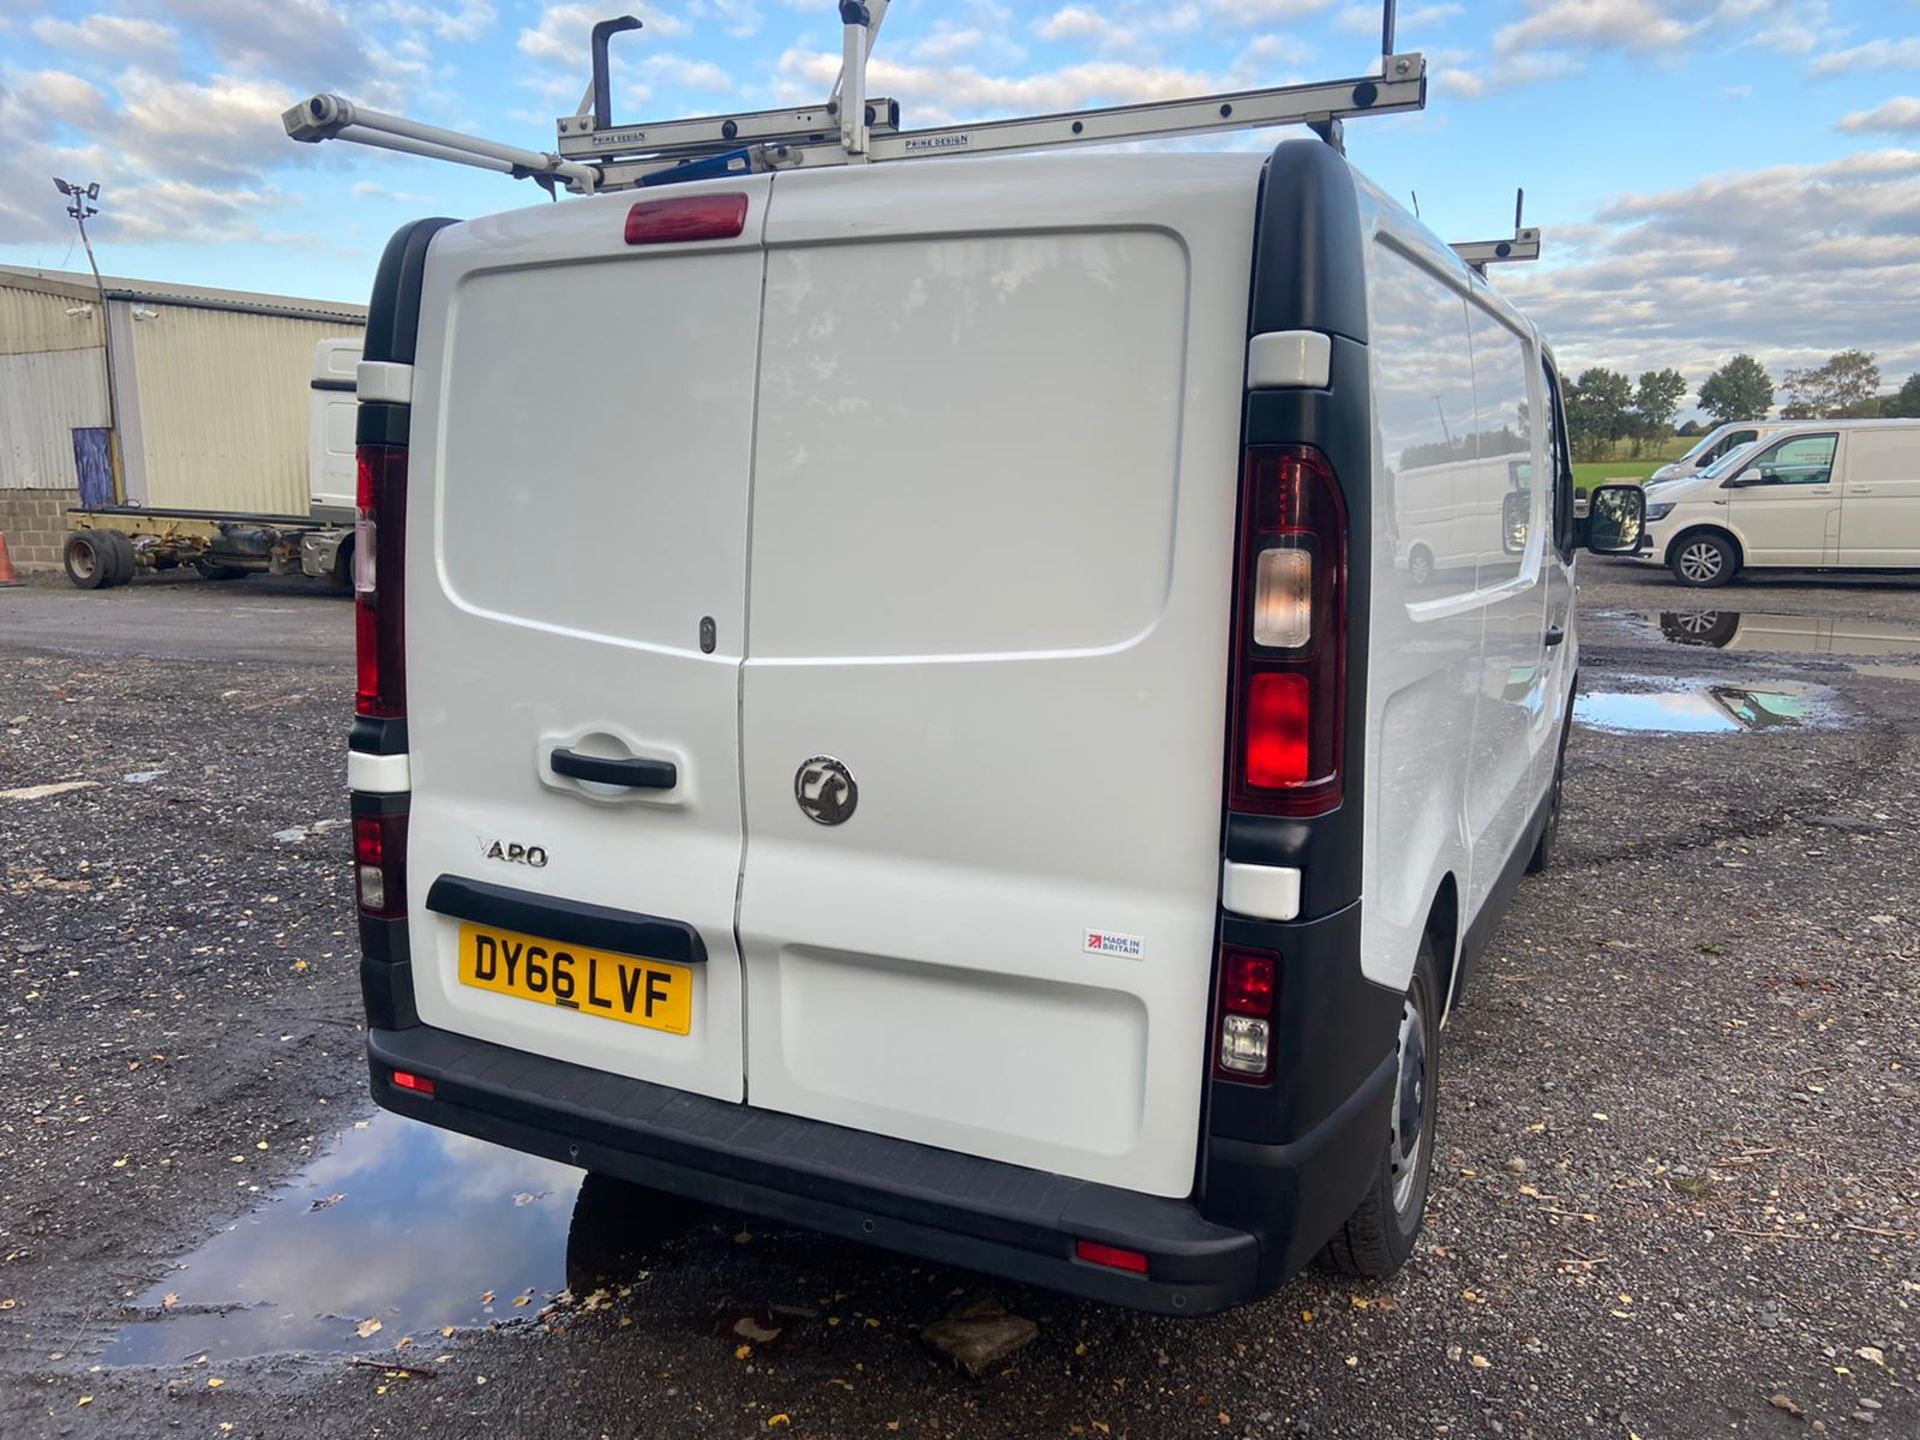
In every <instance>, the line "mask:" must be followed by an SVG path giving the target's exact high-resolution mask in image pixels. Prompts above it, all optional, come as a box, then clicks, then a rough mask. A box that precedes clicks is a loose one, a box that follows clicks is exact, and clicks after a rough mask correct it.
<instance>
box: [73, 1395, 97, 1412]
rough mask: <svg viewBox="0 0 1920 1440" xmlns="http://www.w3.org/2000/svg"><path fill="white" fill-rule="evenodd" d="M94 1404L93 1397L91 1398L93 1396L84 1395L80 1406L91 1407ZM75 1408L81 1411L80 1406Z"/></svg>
mask: <svg viewBox="0 0 1920 1440" xmlns="http://www.w3.org/2000/svg"><path fill="white" fill-rule="evenodd" d="M92 1403H93V1396H91V1395H82V1396H81V1397H80V1405H91V1404H92ZM74 1408H75V1409H79V1408H80V1406H78V1405H77V1406H75V1407H74Z"/></svg>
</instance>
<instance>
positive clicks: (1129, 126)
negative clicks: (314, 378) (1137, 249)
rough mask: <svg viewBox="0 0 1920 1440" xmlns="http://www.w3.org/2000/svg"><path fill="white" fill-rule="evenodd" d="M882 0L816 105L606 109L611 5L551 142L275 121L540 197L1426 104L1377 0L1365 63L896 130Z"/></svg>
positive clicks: (320, 106)
mask: <svg viewBox="0 0 1920 1440" xmlns="http://www.w3.org/2000/svg"><path fill="white" fill-rule="evenodd" d="M888 4H889V0H840V7H839V8H840V26H841V60H840V77H839V79H838V80H837V81H836V82H835V84H834V87H833V91H832V93H831V94H830V95H829V97H828V98H827V100H826V102H825V103H824V104H821V105H812V106H802V107H799V108H796V109H791V110H759V111H753V112H749V113H744V114H738V115H710V116H702V117H698V118H693V119H683V120H667V121H661V122H656V123H649V124H643V125H618V124H615V123H614V122H613V116H612V103H611V96H612V84H611V71H610V67H609V61H608V57H607V49H608V45H609V43H610V42H611V41H612V39H613V37H614V36H615V35H618V34H621V33H623V32H625V31H628V30H638V29H640V28H641V23H640V21H639V20H637V19H635V18H634V17H633V16H631V15H622V16H618V17H616V18H614V19H610V20H602V21H601V22H600V23H599V24H597V25H595V26H594V27H593V43H592V54H593V78H592V81H591V83H590V84H589V85H588V87H587V91H586V94H585V95H584V96H583V97H582V99H581V102H580V108H579V109H578V110H577V111H576V112H575V113H574V114H572V115H564V116H562V117H560V119H559V120H558V122H556V131H557V138H556V142H555V144H556V148H555V149H554V150H553V151H551V152H542V151H537V150H528V149H526V148H524V147H522V146H518V145H505V144H501V143H499V142H498V141H493V140H483V139H480V138H478V137H476V136H470V135H463V134H461V133H460V132H459V131H455V130H446V129H443V128H441V127H440V126H437V125H427V124H423V123H421V122H420V121H417V120H409V119H407V118H406V117H405V116H401V115H389V114H386V113H384V112H381V111H378V110H368V109H366V108H364V107H362V106H359V105H356V104H354V103H353V102H352V101H350V100H346V99H343V98H341V97H340V96H338V95H329V94H324V93H323V94H319V95H315V96H313V97H311V98H310V99H307V100H304V101H302V102H301V103H300V104H298V105H296V106H294V107H293V108H292V109H290V110H288V111H287V112H286V113H285V114H284V115H283V116H282V117H281V121H282V123H283V124H284V125H285V126H286V129H287V134H288V135H289V136H291V137H292V138H293V139H295V140H300V141H305V142H309V143H317V142H319V141H321V140H351V141H354V142H356V143H358V144H362V145H376V146H380V147H381V148H383V149H388V150H398V151H402V152H404V153H407V154H412V155H424V156H427V157H428V158H430V159H435V160H451V161H454V162H456V163H458V164H462V165H474V166H478V167H479V168H481V169H484V170H493V171H497V172H499V173H501V174H505V175H512V176H514V177H515V178H517V179H531V180H533V181H535V182H536V183H538V184H539V185H541V186H542V187H544V188H545V189H546V190H547V192H548V193H549V194H552V193H554V191H555V190H556V188H557V187H558V186H561V185H564V186H565V187H566V188H567V189H568V190H570V191H572V192H573V193H575V194H578V195H588V194H593V193H596V192H598V191H604V190H624V189H631V188H633V187H635V186H640V185H660V184H669V183H673V182H676V181H686V180H696V179H709V178H712V177H714V176H722V175H744V174H753V173H758V172H764V171H770V170H785V169H792V168H794V167H796V166H805V167H808V168H815V169H817V168H819V167H820V166H822V165H855V164H881V163H885V162H888V161H894V160H932V159H938V158H941V157H947V156H955V155H981V154H991V153H994V152H1004V151H1012V150H1040V149H1048V148H1051V147H1053V146H1056V145H1087V144H1098V143H1101V142H1113V141H1120V140H1149V139H1162V138H1167V137H1172V136H1182V135H1201V134H1209V133H1214V132H1219V131H1227V130H1245V129H1254V128H1259V127H1264V126H1269V125H1306V126H1308V127H1309V128H1311V129H1312V130H1313V131H1314V133H1315V134H1317V135H1319V136H1320V137H1321V138H1322V139H1323V140H1325V141H1326V142H1327V143H1328V144H1330V145H1333V146H1334V147H1335V148H1338V149H1344V148H1345V143H1344V134H1343V126H1344V123H1345V122H1346V121H1347V120H1349V119H1355V118H1359V117H1361V116H1366V115H1392V114H1397V113H1400V112H1402V111H1408V110H1419V109H1422V108H1423V107H1424V106H1425V105H1426V103H1427V62H1426V59H1425V57H1424V56H1421V55H1419V54H1415V53H1408V54H1404V55H1397V54H1395V53H1394V49H1393V35H1394V6H1395V0H1383V3H1382V17H1381V45H1380V53H1381V59H1380V62H1379V70H1378V73H1375V74H1369V75H1362V76H1357V77H1355V78H1352V79H1346V80H1328V81H1321V82H1317V83H1314V84H1307V85H1281V86H1274V87H1272V88H1269V89H1264V90H1242V91H1237V92H1233V93H1230V94H1221V95H1206V96H1198V97H1195V98H1193V99H1187V100H1161V101H1154V102H1150V103H1147V104H1139V105H1116V106H1111V107H1108V108H1104V109H1096V110H1075V111H1066V112H1062V113H1060V114H1057V115H1037V116H1031V117H1027V118H1023V119H1014V120H990V121H982V122H980V123H977V124H970V125H951V126H945V127H942V128H939V129H931V130H902V129H900V106H899V102H897V101H895V100H890V99H884V98H877V97H874V96H871V95H869V93H868V91H867V83H866V80H867V61H868V59H869V58H870V57H871V56H872V53H873V43H874V39H875V37H876V36H877V35H878V33H879V30H880V23H881V21H882V20H884V19H885V18H886V13H887V8H888Z"/></svg>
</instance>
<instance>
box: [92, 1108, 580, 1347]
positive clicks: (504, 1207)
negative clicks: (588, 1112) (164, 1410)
mask: <svg viewBox="0 0 1920 1440" xmlns="http://www.w3.org/2000/svg"><path fill="white" fill-rule="evenodd" d="M581 1176H582V1172H581V1171H579V1170H576V1169H574V1168H572V1167H571V1166H567V1165H560V1164H556V1163H555V1162H553V1161H549V1160H543V1159H540V1158H539V1157H537V1156H532V1155H523V1154H520V1153H518V1152H516V1151H512V1150H504V1149H501V1148H500V1147H499V1146H496V1145H489V1144H487V1143H486V1142H484V1141H480V1140H473V1139H469V1138H468V1137H466V1136H464V1135H455V1134H452V1133H450V1132H447V1131H443V1130H438V1129H434V1128H432V1127H430V1126H426V1125H421V1124H419V1123H417V1122H415V1121H412V1120H407V1119H403V1118H402V1117H400V1116H397V1115H391V1114H386V1113H381V1114H377V1115H375V1116H374V1117H372V1118H371V1119H368V1120H363V1121H358V1122H356V1123H355V1124H354V1126H353V1128H351V1129H349V1130H348V1131H347V1132H346V1134H345V1135H344V1136H342V1137H341V1139H340V1141H339V1143H338V1144H336V1145H335V1146H334V1147H333V1148H332V1149H330V1150H328V1151H327V1152H326V1153H324V1154H323V1155H320V1156H319V1157H317V1158H316V1159H314V1160H313V1161H312V1163H311V1164H309V1165H308V1166H307V1168H306V1169H305V1170H304V1171H303V1172H301V1174H300V1175H299V1176H298V1177H297V1178H296V1179H295V1181H294V1182H293V1183H292V1184H290V1185H288V1186H287V1187H286V1188H284V1189H282V1190H280V1191H278V1192H276V1194H275V1195H274V1196H273V1197H272V1198H271V1199H269V1200H267V1201H265V1202H264V1203H263V1204H261V1206H260V1207H259V1208H258V1209H257V1210H255V1211H254V1212H253V1213H252V1214H250V1215H247V1216H245V1217H244V1218H242V1219H241V1220H239V1221H237V1222H235V1223H234V1224H233V1225H232V1226H230V1227H229V1228H228V1229H226V1230H223V1231H222V1232H220V1233H219V1234H218V1235H216V1236H214V1237H213V1238H212V1239H211V1240H209V1241H208V1242H207V1243H206V1244H205V1245H203V1246H201V1247H200V1249H198V1250H196V1251H194V1252H193V1253H192V1254H191V1255H188V1256H187V1257H186V1258H184V1259H183V1260H181V1261H180V1262H178V1264H177V1265H176V1266H175V1267H174V1268H173V1269H172V1270H170V1271H169V1272H168V1274H167V1275H166V1276H165V1277H164V1278H162V1279H161V1280H159V1281H157V1282H155V1284H154V1285H153V1286H152V1287H151V1288H149V1289H148V1290H147V1292H146V1293H145V1294H143V1295H141V1296H139V1297H138V1298H137V1299H136V1300H135V1301H133V1302H131V1303H130V1308H131V1309H133V1310H137V1311H140V1312H142V1318H140V1319H138V1320H135V1321H133V1322H132V1323H130V1324H128V1325H127V1326H126V1327H125V1328H124V1329H123V1330H121V1331H120V1333H119V1334H118V1335H117V1336H116V1337H115V1338H114V1340H113V1341H112V1343H111V1344H109V1345H108V1347H107V1349H106V1351H105V1353H104V1354H103V1355H102V1356H101V1357H100V1358H101V1360H102V1362H103V1363H105V1364H108V1365H168V1364H177V1363H180V1362H183V1361H190V1360H193V1359H195V1358H197V1357H199V1356H202V1355H204V1356H206V1357H207V1358H208V1359H209V1360H229V1359H236V1358H242V1357H246V1356H254V1355H264V1354H273V1353H278V1352H283V1351H302V1352H307V1353H321V1354H325V1353H329V1352H331V1353H341V1354H344V1353H350V1352H358V1353H366V1354H392V1353H393V1352H394V1350H395V1347H396V1346H399V1345H400V1342H401V1341H403V1340H408V1339H410V1340H411V1341H412V1343H413V1345H414V1346H418V1347H421V1348H423V1349H424V1348H426V1347H429V1346H434V1345H438V1344H439V1343H440V1342H441V1339H442V1336H441V1333H440V1332H441V1331H442V1330H443V1329H445V1328H446V1327H449V1326H451V1327H453V1328H454V1329H456V1330H458V1329H469V1328H478V1327H483V1326H486V1325H489V1324H494V1323H497V1322H510V1321H514V1320H521V1319H527V1318H530V1317H532V1316H533V1315H535V1314H537V1313H538V1311H539V1309H540V1308H541V1306H542V1305H543V1304H544V1303H545V1301H546V1299H547V1298H548V1297H550V1296H552V1295H555V1294H557V1293H559V1292H560V1291H561V1290H563V1289H564V1288H565V1286H566V1283H567V1252H568V1243H569V1219H570V1217H571V1216H572V1215H573V1213H574V1202H575V1198H576V1196H577V1195H578V1194H579V1192H580V1182H581ZM580 1238H581V1240H583V1241H584V1240H587V1239H589V1238H590V1237H580ZM401 1348H403V1349H405V1348H410V1347H401ZM427 1353H428V1354H431V1353H432V1352H431V1350H428V1351H427Z"/></svg>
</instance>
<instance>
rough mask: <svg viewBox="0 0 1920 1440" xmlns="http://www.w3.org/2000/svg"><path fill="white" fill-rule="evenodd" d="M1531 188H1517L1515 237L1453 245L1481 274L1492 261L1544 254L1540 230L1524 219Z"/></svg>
mask: <svg viewBox="0 0 1920 1440" xmlns="http://www.w3.org/2000/svg"><path fill="white" fill-rule="evenodd" d="M1526 208H1527V192H1526V191H1525V190H1516V191H1515V192H1514V199H1513V238H1512V239H1511V240H1461V241H1459V242H1457V243H1456V244H1455V245H1454V247H1453V253H1454V254H1456V255H1458V256H1459V257H1460V258H1461V259H1462V260H1464V261H1466V262H1467V264H1469V265H1471V266H1472V267H1473V268H1474V270H1475V271H1476V272H1478V273H1479V274H1481V275H1485V274H1486V273H1487V266H1489V265H1504V264H1506V263H1508V262H1509V261H1514V260H1538V259H1539V258H1540V231H1539V229H1538V227H1534V226H1529V225H1527V224H1525V223H1524V222H1523V220H1522V216H1523V215H1524V214H1525V213H1526Z"/></svg>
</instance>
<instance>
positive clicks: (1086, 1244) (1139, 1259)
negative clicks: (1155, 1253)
mask: <svg viewBox="0 0 1920 1440" xmlns="http://www.w3.org/2000/svg"><path fill="white" fill-rule="evenodd" d="M1073 1254H1074V1258H1075V1259H1078V1260H1084V1261H1086V1262H1087V1263H1088V1264H1089V1265H1105V1266H1106V1267H1107V1268H1108V1269H1110V1270H1127V1271H1130V1272H1132V1273H1133V1274H1135V1275H1144V1274H1146V1273H1147V1257H1146V1256H1144V1255H1142V1254H1141V1253H1140V1252H1139V1251H1138V1250H1122V1249H1121V1248H1120V1247H1119V1246H1117V1245H1102V1244H1101V1243H1100V1242H1099V1241H1098V1240H1076V1241H1074V1242H1073Z"/></svg>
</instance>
